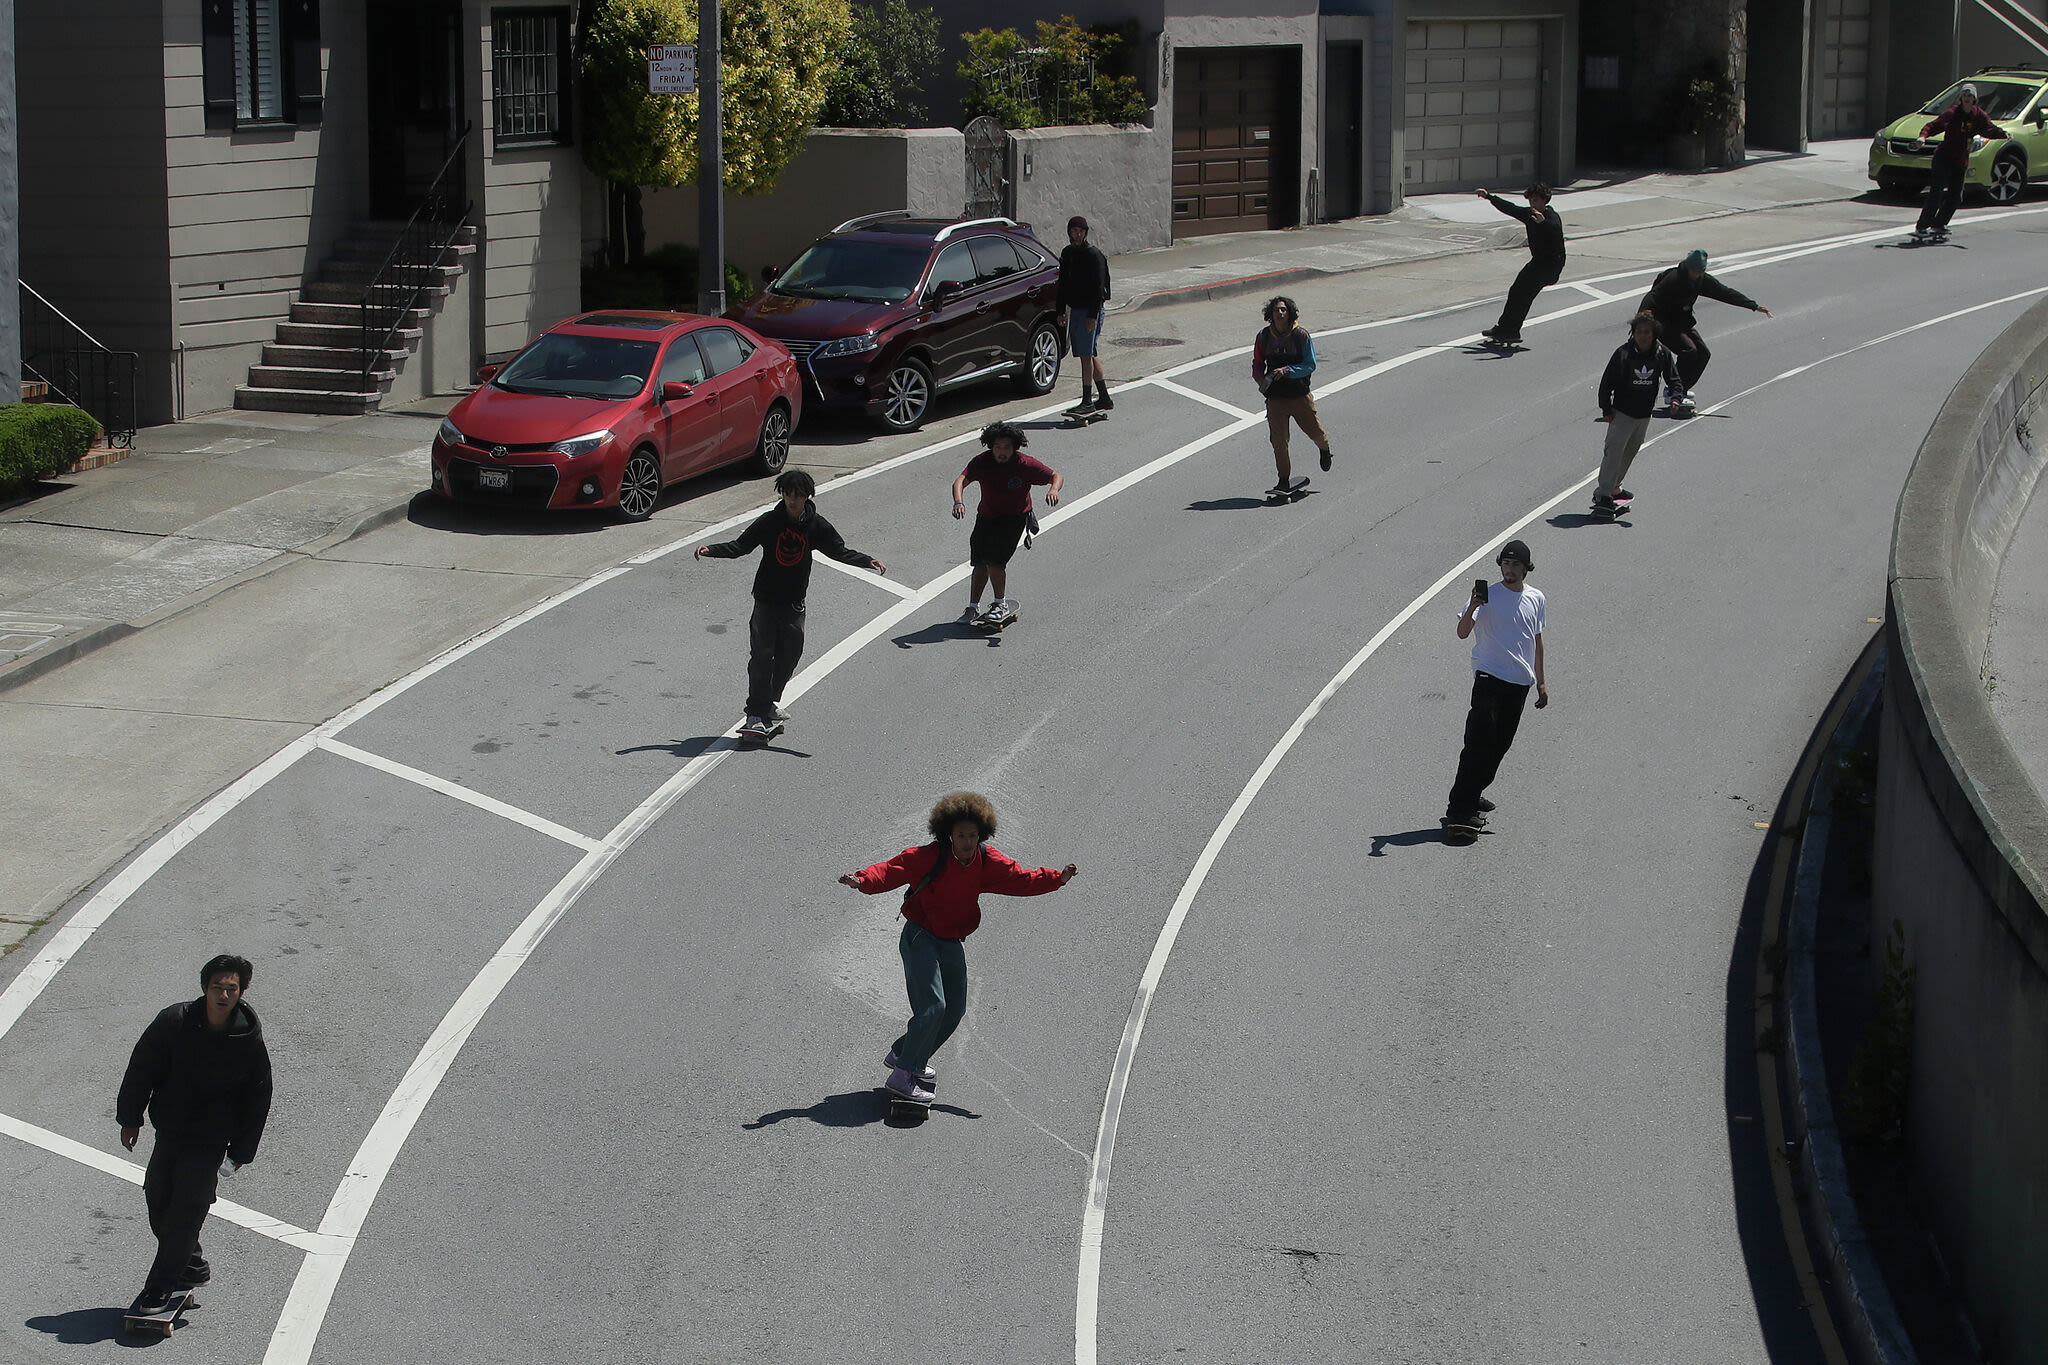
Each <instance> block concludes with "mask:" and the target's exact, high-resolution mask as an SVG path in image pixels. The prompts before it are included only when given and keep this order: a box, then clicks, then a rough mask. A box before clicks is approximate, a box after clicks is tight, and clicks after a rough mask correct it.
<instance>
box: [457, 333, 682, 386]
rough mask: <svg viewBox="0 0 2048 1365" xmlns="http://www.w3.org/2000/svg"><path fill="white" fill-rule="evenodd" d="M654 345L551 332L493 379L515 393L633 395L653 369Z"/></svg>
mask: <svg viewBox="0 0 2048 1365" xmlns="http://www.w3.org/2000/svg"><path fill="white" fill-rule="evenodd" d="M654 351H655V343H654V342H652V341H628V340H626V339H625V338H623V337H592V336H577V335H575V334H573V333H565V332H549V333H548V334H547V335H545V336H543V337H541V338H540V339H539V340H537V341H535V342H534V343H533V345H531V346H529V347H527V348H526V349H525V350H523V351H521V352H520V353H519V354H518V355H517V356H516V357H514V358H513V361H512V363H511V364H509V365H507V366H506V367H505V368H504V369H502V370H500V371H498V375H497V378H496V379H494V380H493V381H492V382H493V383H494V384H496V385H497V386H498V387H499V388H501V389H510V390H512V392H514V393H545V394H554V395H556V396H558V397H563V398H631V397H632V396H633V395H634V394H636V393H638V392H640V389H641V387H642V386H643V385H644V384H646V383H647V373H648V371H649V370H651V369H653V368H654Z"/></svg>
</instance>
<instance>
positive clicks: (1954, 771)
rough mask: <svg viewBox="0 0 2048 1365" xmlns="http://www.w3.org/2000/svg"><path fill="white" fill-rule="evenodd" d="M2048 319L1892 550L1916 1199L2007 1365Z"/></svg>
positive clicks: (1892, 868)
mask: <svg viewBox="0 0 2048 1365" xmlns="http://www.w3.org/2000/svg"><path fill="white" fill-rule="evenodd" d="M2044 398H2048V303H2042V304H2037V305H2036V306H2035V307H2033V308H2032V309H2030V310H2029V311H2028V312H2027V313H2026V315H2025V316H2023V317H2022V318H2020V320H2019V321H2018V322H2016V323H2014V324H2013V325H2012V326H2011V327H2010V328H2008V329H2007V330H2006V332H2005V334H2004V335H2003V336H2001V337H1999V338H1998V340H1996V341H1994V342H1993V343H1992V344H1991V345H1990V347H1989V348H1987V349H1986V350H1985V352H1984V355H1983V356H1982V357H1981V358H1980V359H1979V360H1978V362H1977V363H1976V365H1974V366H1972V367H1971V369H1970V371H1969V372H1968V373H1967V374H1965V375H1964V376H1963V378H1962V380H1961V382H1960V383H1958V384H1957V385H1956V387H1955V390H1954V391H1953V392H1952V393H1951V394H1950V395H1949V398H1948V401H1947V403H1945V404H1944V405H1943V407H1942V409H1941V412H1940V414H1939V415H1938V416H1937V417H1936V418H1935V422H1934V426H1933V428H1932V429H1931V430H1930V431H1929V432H1928V434H1927V439H1926V440H1925V441H1924V442H1923V443H1922V445H1921V447H1920V453H1919V456H1918V458H1917V459H1916V460H1915V461H1914V464H1913V470H1912V473H1911V474H1910V475H1909V476H1908V477H1907V480H1906V487H1905V491H1904V493H1903V494H1902V495H1901V496H1900V498H1899V512H1898V520H1897V523H1896V526H1895V528H1894V531H1893V538H1892V563H1891V585H1890V610H1889V612H1888V619H1887V622H1886V626H1885V629H1886V633H1887V636H1888V643H1889V646H1890V650H1891V655H1890V657H1891V666H1890V667H1889V669H1888V670H1887V674H1886V682H1885V701H1884V721H1883V728H1882V739H1881V747H1880V756H1879V765H1880V766H1879V775H1878V792H1877V803H1878V804H1877V852H1876V857H1875V867H1874V869H1873V873H1874V878H1875V908H1874V912H1873V913H1874V915H1875V923H1874V925H1873V934H1872V941H1873V942H1880V943H1881V942H1883V941H1884V938H1885V934H1886V933H1887V932H1888V931H1889V929H1890V926H1891V923H1892V921H1893V920H1895V919H1896V920H1898V921H1900V922H1901V923H1903V924H1904V925H1905V929H1906V947H1907V952H1908V954H1909V956H1910V958H1911V961H1912V964H1913V967H1914V970H1915V973H1916V983H1915V995H1914V999H1915V1019H1914V1037H1913V1088H1912V1097H1911V1113H1910V1119H1909V1124H1908V1132H1909V1141H1910V1143H1911V1148H1912V1162H1913V1171H1914V1179H1915V1185H1916V1193H1917V1198H1918V1202H1919V1203H1920V1205H1921V1207H1922V1210H1923V1212H1924V1214H1925V1216H1926V1218H1927V1220H1928V1222H1929V1224H1930V1226H1931V1227H1932V1228H1933V1230H1934V1236H1935V1239H1936V1241H1937V1242H1938V1243H1939V1245H1940V1248H1941V1253H1942V1257H1943V1259H1944V1261H1945V1262H1946V1264H1947V1266H1948V1268H1949V1271H1950V1273H1951V1274H1952V1275H1953V1276H1954V1277H1955V1278H1956V1280H1957V1282H1958V1283H1959V1284H1960V1286H1961V1288H1962V1291H1963V1294H1964V1296H1965V1298H1966V1300H1967V1301H1968V1303H1969V1306H1970V1312H1971V1315H1972V1318H1973V1320H1974V1322H1975V1325H1976V1328H1977V1331H1978V1334H1979V1336H1980V1337H1981V1338H1982V1340H1983V1344H1984V1347H1985V1349H1986V1351H1987V1352H1988V1353H1989V1356H1990V1358H1991V1359H1994V1360H1998V1361H2001V1362H2048V1293H2044V1292H2043V1290H2042V1286H2044V1285H2048V914H2044V907H2048V894H2044V887H2043V882H2042V877H2041V869H2042V868H2043V867H2044V866H2048V805H2044V803H2043V801H2042V798H2041V795H2040V793H2039V792H2038V791H2037V790H2036V789H2035V788H2034V785H2033V783H2032V781H2031V780H2030V779H2029V778H2028V776H2027V773H2026V770H2025V769H2024V768H2023V767H2022V766H2021V764H2020V761H2019V759H2018V757H2017V755H2016V754H2015V753H2014V752H2013V750H2012V748H2011V746H2010V745H2009V744H2008V743H2007V741H2006V738H2005V735H2004V734H2003V732H2002V731H2001V730H2000V728H1999V725H1998V722H1997V719H1996V718H1995V717H1994V715H1993V713H1992V710H1991V703H1990V698H1989V697H1988V696H1987V695H1986V692H1985V690H1984V682H1983V668H1984V660H1985V648H1986V639H1987V637H1988V633H1989V627H1990V611H1991V602H1992V595H1993V593H1994V591H1995V590H1996V588H1997V584H1998V570H1999V565H2000V563H2001V561H2002V560H2003V559H2004V557H2005V552H2006V548H2007V546H2009V545H2010V544H2011V542H2012V537H2013V533H2014V531H2015V529H2016V528H2017V526H2018V523H2019V518H2020V514H2021V513H2022V512H2023V511H2024V510H2025V508H2026V504H2027V499H2028V498H2029V497H2030V496H2031V495H2032V493H2033V491H2034V486H2035V483H2036V481H2037V479H2038V477H2039V475H2040V473H2041V471H2042V468H2043V466H2044V465H2048V449H2044V448H2043V444H2042V442H2041V440H2040V435H2039V433H2040V429H2041V422H2042V417H2043V413H2042V407H2043V402H2044Z"/></svg>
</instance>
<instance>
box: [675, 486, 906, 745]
mask: <svg viewBox="0 0 2048 1365" xmlns="http://www.w3.org/2000/svg"><path fill="white" fill-rule="evenodd" d="M775 491H776V492H777V493H780V494H781V495H782V501H781V502H779V503H777V504H776V505H775V506H773V507H771V508H769V509H768V510H767V511H766V512H763V513H762V514H761V515H760V516H758V517H756V518H755V519H754V522H753V524H752V525H750V526H748V527H747V529H746V530H744V531H742V532H740V535H739V539H738V540H728V541H726V542H725V543H724V544H722V545H699V546H698V547H697V558H699V559H704V558H707V557H708V558H711V559H738V558H740V557H741V556H742V555H746V554H751V553H752V552H753V551H754V550H756V549H759V550H760V551H761V567H760V568H758V569H756V570H755V571H754V615H753V619H752V620H751V621H750V622H749V623H748V627H747V645H748V654H747V714H746V719H745V720H744V721H743V722H741V724H740V737H741V738H742V739H745V740H748V741H749V742H752V743H765V742H766V741H767V740H768V739H770V738H772V737H773V736H775V735H779V734H781V733H782V728H783V726H785V725H787V724H789V712H787V711H785V710H783V709H782V689H783V688H785V687H787V686H788V685H789V680H790V678H791V677H792V676H794V675H795V673H796V666H797V664H798V663H799V662H801V661H802V659H803V657H804V598H805V596H806V595H807V594H808V593H809V592H810V588H811V552H812V551H813V550H817V551H820V552H822V553H824V554H827V555H830V556H831V557H832V558H834V559H836V560H838V561H839V562H840V563H841V564H853V565H857V566H859V567H860V568H863V569H868V570H871V571H872V572H874V573H878V574H886V573H888V572H889V570H888V568H887V566H885V565H884V564H883V563H882V561H881V560H879V559H875V558H873V557H871V556H869V555H866V554H863V553H861V552H860V551H859V550H850V549H848V548H847V546H846V540H845V538H844V537H843V536H841V535H840V534H839V532H838V530H837V529H836V528H835V527H834V526H833V525H832V523H831V522H829V521H827V520H825V518H824V517H823V516H821V515H819V512H818V506H817V504H816V503H815V502H813V501H811V499H812V497H813V496H814V495H816V493H817V491H818V485H817V481H816V480H814V479H813V478H812V477H811V476H810V475H809V474H807V473H805V472H804V471H803V470H801V469H787V470H784V471H783V472H782V476H781V477H780V478H778V479H776V480H775Z"/></svg>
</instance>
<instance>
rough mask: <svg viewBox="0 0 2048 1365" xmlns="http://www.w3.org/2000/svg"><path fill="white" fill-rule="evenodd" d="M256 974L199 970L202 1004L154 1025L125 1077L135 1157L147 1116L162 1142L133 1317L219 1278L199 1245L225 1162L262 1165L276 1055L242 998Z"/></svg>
mask: <svg viewBox="0 0 2048 1365" xmlns="http://www.w3.org/2000/svg"><path fill="white" fill-rule="evenodd" d="M254 974H255V968H253V967H251V966H250V965H249V960H248V959H247V958H244V957H235V956H232V955H230V954H227V953H222V954H221V955H220V956H218V957H215V958H212V959H210V960H209V961H208V962H207V964H206V965H205V966H204V967H202V968H201V969H200V972H199V984H200V996H199V998H198V999H197V1000H187V1001H183V1002H181V1003H179V1004H176V1005H172V1006H170V1007H169V1008H168V1009H165V1010H164V1011H162V1012H161V1013H159V1014H158V1015H157V1016H156V1018H154V1019H152V1020H151V1021H150V1024H149V1027H148V1028H146V1029H144V1030H143V1031H142V1037H141V1039H140V1040H138V1041H137V1042H136V1044H135V1051H134V1053H133V1054H132V1055H131V1056H130V1057H129V1059H128V1071H127V1074H126V1075H124V1076H123V1077H122V1078H121V1093H120V1097H119V1098H118V1099H117V1100H116V1101H115V1104H114V1120H115V1122H117V1123H119V1124H120V1125H121V1145H122V1146H123V1147H126V1148H127V1149H128V1150H129V1151H131V1152H132V1151H134V1150H135V1142H136V1139H137V1138H139V1137H141V1136H142V1119H143V1115H144V1112H145V1111H147V1113H148V1116H149V1121H150V1124H151V1126H152V1127H154V1128H155V1129H156V1144H155V1146H154V1147H153V1148H151V1150H150V1153H149V1167H148V1169H147V1171H146V1172H145V1173H144V1175H143V1177H142V1197H143V1202H144V1203H145V1204H146V1205H147V1206H148V1208H149V1230H150V1231H151V1232H153V1233H155V1234H156V1259H155V1260H154V1261H153V1262H151V1263H150V1267H149V1275H148V1278H146V1279H145V1280H144V1281H143V1283H142V1293H141V1294H139V1295H137V1296H136V1299H135V1304H134V1306H133V1307H132V1308H130V1309H129V1310H128V1311H129V1314H130V1315H131V1316H134V1317H149V1316H154V1315H156V1314H159V1313H163V1312H166V1311H167V1310H168V1309H169V1308H170V1306H171V1304H172V1302H173V1297H172V1296H173V1295H174V1294H176V1295H178V1296H179V1297H180V1298H182V1296H183V1294H184V1292H185V1291H187V1290H190V1289H194V1288H197V1287H198V1286H199V1285H202V1284H205V1283H206V1282H207V1281H208V1280H210V1279H212V1277H213V1269H212V1267H211V1266H209V1265H208V1264H207V1262H206V1256H205V1253H204V1252H203V1251H202V1249H201V1248H200V1245H199V1232H200V1229H201V1228H203V1227H204V1226H205V1224H206V1210H207V1209H208V1208H209V1207H211V1206H212V1204H213V1201H214V1197H215V1194H216V1193H217V1187H218V1184H219V1180H220V1175H221V1172H222V1169H223V1167H222V1162H223V1159H225V1161H226V1163H227V1169H230V1170H239V1169H240V1168H241V1167H243V1166H246V1165H248V1164H249V1163H250V1162H252V1161H254V1160H255V1159H256V1146H257V1144H258V1143H259V1142H261V1141H262V1140H263V1124H264V1121H265V1120H266V1119H268V1118H269V1117H270V1050H269V1049H268V1048H266V1047H265V1046H264V1044H263V1025H262V1024H260V1023H258V1022H257V1019H256V1011H255V1010H253V1009H251V1008H249V1004H248V1002H247V1001H245V1000H244V999H242V992H244V991H246V990H248V989H249V980H250V978H251V977H252V976H253V975H254Z"/></svg>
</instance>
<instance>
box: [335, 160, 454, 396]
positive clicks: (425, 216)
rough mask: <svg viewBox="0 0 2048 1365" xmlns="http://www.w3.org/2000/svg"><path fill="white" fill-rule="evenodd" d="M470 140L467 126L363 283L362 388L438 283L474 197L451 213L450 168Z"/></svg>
mask: <svg viewBox="0 0 2048 1365" xmlns="http://www.w3.org/2000/svg"><path fill="white" fill-rule="evenodd" d="M468 142H469V125H467V124H465V125H463V129H462V133H461V135H460V136H459V137H457V138H456V139H455V146H454V148H453V149H452V150H451V151H450V152H449V153H448V159H447V160H446V161H444V162H442V163H441V169H440V170H439V171H437V172H436V173H435V175H434V179H433V183H432V184H430V185H428V186H427V193H426V196H425V197H424V198H423V199H422V200H421V201H420V206H419V207H418V208H416V209H414V210H413V211H412V217H411V218H409V219H407V220H406V224H405V226H404V227H403V228H401V229H400V230H399V233H398V240H397V241H395V242H393V243H392V244H391V250H390V252H389V253H388V254H386V256H385V257H384V264H383V265H381V266H379V267H378V269H377V273H376V274H375V275H372V276H371V277H370V282H369V283H368V284H366V285H364V286H363V303H362V312H363V322H362V357H363V368H362V380H363V389H364V391H365V392H367V391H369V390H370V389H371V388H372V387H373V386H374V381H372V379H371V377H370V376H371V375H372V374H373V373H375V371H376V370H377V369H378V367H379V366H381V365H382V364H383V362H384V353H385V352H386V351H387V350H389V349H390V348H391V340H392V338H393V337H395V336H396V335H397V334H398V331H399V329H400V328H401V327H403V326H404V325H405V317H406V314H408V313H410V312H411V311H412V310H413V306H414V305H415V304H417V303H418V302H419V297H420V293H421V291H422V290H424V289H426V288H428V287H429V286H430V285H432V284H433V283H435V280H436V272H437V271H438V270H439V268H440V265H441V258H442V257H443V256H444V255H446V254H447V251H448V248H449V247H450V246H451V245H452V244H453V243H454V241H455V237H456V234H458V233H460V232H461V231H462V227H463V224H464V223H465V222H466V221H467V220H468V218H469V210H470V207H471V204H472V203H473V202H474V201H472V200H465V201H464V202H463V205H462V208H461V210H460V211H459V212H456V213H452V214H451V213H450V212H449V211H448V210H449V207H450V205H451V204H452V203H453V198H452V196H451V195H450V194H449V192H448V181H449V174H448V173H449V172H450V171H451V170H454V169H455V167H456V166H457V165H458V164H459V163H460V161H461V159H462V152H463V148H464V147H465V146H466V145H467V144H468Z"/></svg>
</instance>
